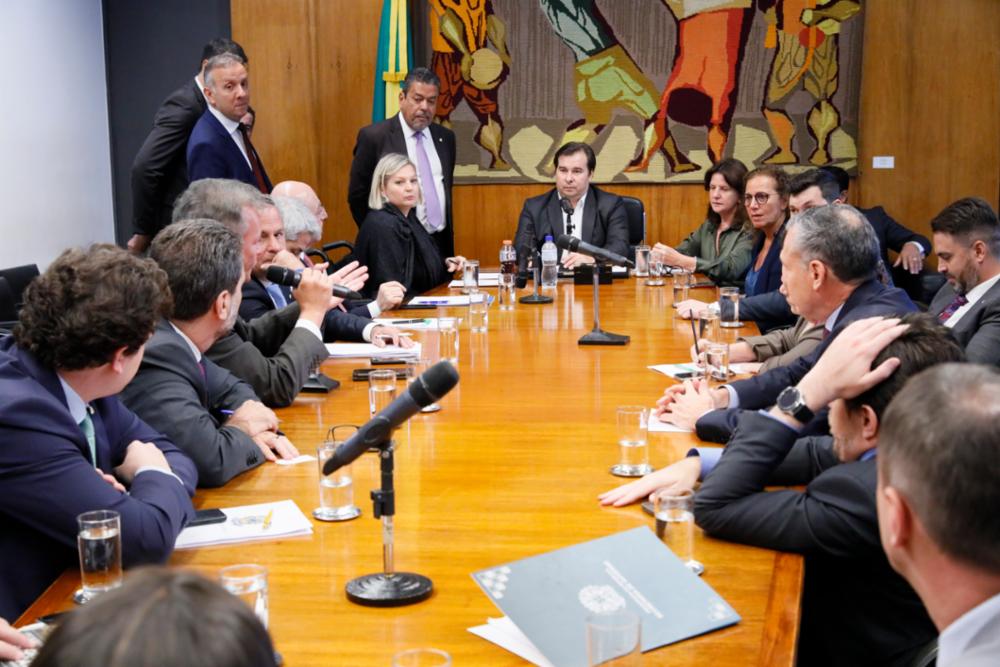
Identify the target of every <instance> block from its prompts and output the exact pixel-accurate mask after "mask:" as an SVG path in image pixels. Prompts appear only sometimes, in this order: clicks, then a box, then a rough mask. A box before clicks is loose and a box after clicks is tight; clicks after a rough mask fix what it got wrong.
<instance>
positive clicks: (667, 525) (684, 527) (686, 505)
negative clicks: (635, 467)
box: [653, 491, 705, 574]
mask: <svg viewBox="0 0 1000 667" xmlns="http://www.w3.org/2000/svg"><path fill="white" fill-rule="evenodd" d="M653 516H655V517H656V534H657V536H659V538H660V539H662V540H663V541H664V542H665V543H666V545H667V546H668V547H669V548H670V550H671V551H673V552H674V555H675V556H677V557H678V558H680V559H681V562H683V563H684V565H686V566H687V568H688V569H689V570H691V571H692V572H694V573H695V574H701V573H702V572H704V571H705V566H704V565H702V564H701V563H699V562H698V561H696V560H695V559H694V494H693V493H692V492H691V491H681V492H679V493H676V492H672V491H659V492H657V493H656V494H655V495H654V496H653Z"/></svg>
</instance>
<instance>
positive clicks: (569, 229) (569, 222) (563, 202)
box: [559, 198, 573, 236]
mask: <svg viewBox="0 0 1000 667" xmlns="http://www.w3.org/2000/svg"><path fill="white" fill-rule="evenodd" d="M559 208H561V209H562V210H563V213H565V214H566V233H567V234H569V235H570V236H572V235H573V204H571V203H570V202H569V199H565V198H563V199H560V200H559Z"/></svg>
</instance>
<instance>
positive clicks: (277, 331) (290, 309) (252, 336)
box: [209, 303, 302, 357]
mask: <svg viewBox="0 0 1000 667" xmlns="http://www.w3.org/2000/svg"><path fill="white" fill-rule="evenodd" d="M301 315H302V310H301V308H300V307H299V304H297V303H290V304H288V305H287V306H285V307H284V308H279V309H277V310H269V311H267V312H265V313H263V314H262V315H260V316H259V317H256V318H254V319H252V320H243V319H242V318H241V319H239V320H237V322H236V326H234V327H233V331H234V332H236V333H237V334H238V335H239V337H240V338H242V339H243V340H245V341H248V342H249V343H251V344H252V345H253V346H254V347H256V348H257V349H258V350H260V352H261V354H263V355H264V356H265V357H270V356H272V355H274V354H276V353H277V352H278V350H279V349H281V344H282V343H284V342H285V339H286V338H287V337H288V335H289V334H290V333H292V329H294V328H295V323H296V322H298V321H299V317H300V316H301ZM209 356H211V355H209Z"/></svg>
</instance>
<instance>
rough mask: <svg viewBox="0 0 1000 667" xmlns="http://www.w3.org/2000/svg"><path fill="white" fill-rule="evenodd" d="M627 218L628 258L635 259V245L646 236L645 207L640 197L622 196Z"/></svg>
mask: <svg viewBox="0 0 1000 667" xmlns="http://www.w3.org/2000/svg"><path fill="white" fill-rule="evenodd" d="M622 201H623V202H624V203H625V217H626V218H627V219H628V258H629V259H631V260H635V247H636V246H637V245H639V244H640V243H642V242H643V240H645V238H646V207H645V206H643V205H642V200H641V199H636V198H635V197H622Z"/></svg>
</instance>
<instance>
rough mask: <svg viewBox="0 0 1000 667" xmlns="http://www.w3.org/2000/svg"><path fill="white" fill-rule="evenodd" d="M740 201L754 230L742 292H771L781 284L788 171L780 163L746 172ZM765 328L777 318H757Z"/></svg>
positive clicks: (759, 323) (768, 329)
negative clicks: (770, 320) (765, 319)
mask: <svg viewBox="0 0 1000 667" xmlns="http://www.w3.org/2000/svg"><path fill="white" fill-rule="evenodd" d="M743 191H744V195H743V202H744V205H745V206H746V210H747V213H748V214H749V215H750V223H751V224H752V225H753V227H754V229H755V230H756V231H757V238H756V239H755V240H754V245H753V250H752V252H751V259H750V266H749V267H747V271H746V274H745V275H744V276H743V291H744V294H745V295H746V296H755V295H757V294H765V293H767V292H773V291H775V290H777V289H778V288H779V287H781V259H780V255H781V246H782V243H784V240H785V222H786V221H787V220H788V174H786V173H785V171H784V170H783V169H782V168H781V167H775V166H773V165H765V166H763V167H758V168H757V169H754V170H753V171H751V172H750V173H748V174H747V176H746V180H745V181H744V183H743ZM757 326H758V327H759V328H760V330H761V332H767V331H770V330H771V329H774V328H775V327H777V326H783V324H781V323H779V322H767V321H760V322H757Z"/></svg>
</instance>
